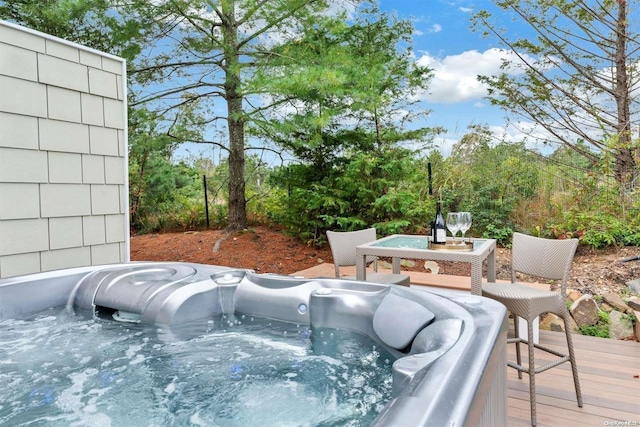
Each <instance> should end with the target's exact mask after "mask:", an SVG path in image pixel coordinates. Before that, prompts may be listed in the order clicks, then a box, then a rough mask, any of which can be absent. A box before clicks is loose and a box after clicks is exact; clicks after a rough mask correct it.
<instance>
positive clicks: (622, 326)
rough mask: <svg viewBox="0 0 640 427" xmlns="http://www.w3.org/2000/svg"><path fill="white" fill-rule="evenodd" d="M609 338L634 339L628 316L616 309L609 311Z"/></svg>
mask: <svg viewBox="0 0 640 427" xmlns="http://www.w3.org/2000/svg"><path fill="white" fill-rule="evenodd" d="M609 338H611V339H615V340H626V339H635V334H634V331H633V324H632V322H631V319H630V318H629V316H623V314H622V313H620V312H619V311H617V310H614V311H612V312H611V313H609Z"/></svg>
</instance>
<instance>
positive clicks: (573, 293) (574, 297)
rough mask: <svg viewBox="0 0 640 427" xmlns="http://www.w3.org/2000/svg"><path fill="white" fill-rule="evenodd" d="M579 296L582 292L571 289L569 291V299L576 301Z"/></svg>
mask: <svg viewBox="0 0 640 427" xmlns="http://www.w3.org/2000/svg"><path fill="white" fill-rule="evenodd" d="M581 296H582V292H580V291H575V290H572V291H571V292H570V293H569V299H570V300H571V301H577V300H578V299H580V297H581Z"/></svg>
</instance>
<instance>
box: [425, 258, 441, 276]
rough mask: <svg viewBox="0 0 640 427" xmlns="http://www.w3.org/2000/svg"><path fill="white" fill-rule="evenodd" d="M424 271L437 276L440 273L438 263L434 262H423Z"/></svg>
mask: <svg viewBox="0 0 640 427" xmlns="http://www.w3.org/2000/svg"><path fill="white" fill-rule="evenodd" d="M424 269H425V270H429V271H430V272H431V273H432V274H438V271H440V266H438V263H437V262H435V261H425V262H424Z"/></svg>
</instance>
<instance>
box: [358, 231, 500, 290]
mask: <svg viewBox="0 0 640 427" xmlns="http://www.w3.org/2000/svg"><path fill="white" fill-rule="evenodd" d="M429 240H430V237H428V236H420V235H408V234H393V235H390V236H387V237H383V238H381V239H378V240H375V241H373V242H369V243H365V244H362V245H359V246H357V247H356V276H357V278H358V279H359V280H366V268H365V267H366V266H365V264H366V257H367V256H378V257H390V258H392V259H393V263H392V266H393V272H394V273H396V274H397V273H400V259H401V258H413V259H427V260H436V261H451V262H467V263H470V264H471V292H472V293H473V294H475V295H481V294H482V263H483V261H484V260H485V259H486V260H487V278H488V280H489V281H495V249H496V240H495V239H468V241H471V242H472V243H473V249H472V250H455V249H454V250H446V249H429Z"/></svg>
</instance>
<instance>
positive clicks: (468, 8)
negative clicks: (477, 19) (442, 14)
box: [458, 6, 473, 13]
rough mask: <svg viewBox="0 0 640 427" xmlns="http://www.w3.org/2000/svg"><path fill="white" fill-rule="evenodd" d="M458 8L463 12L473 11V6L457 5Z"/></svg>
mask: <svg viewBox="0 0 640 427" xmlns="http://www.w3.org/2000/svg"><path fill="white" fill-rule="evenodd" d="M458 10H459V11H460V12H464V13H471V12H473V8H471V7H462V6H461V7H459V8H458Z"/></svg>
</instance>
